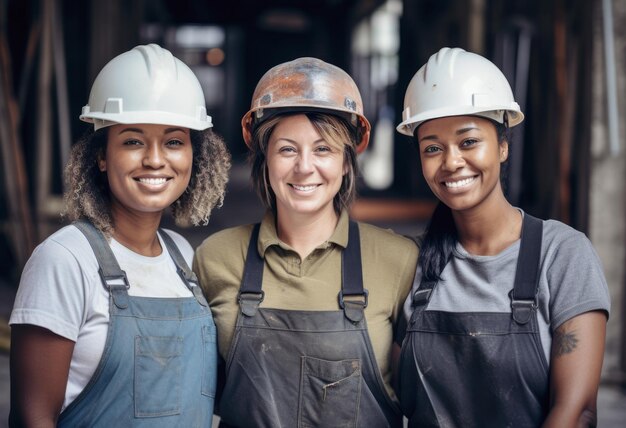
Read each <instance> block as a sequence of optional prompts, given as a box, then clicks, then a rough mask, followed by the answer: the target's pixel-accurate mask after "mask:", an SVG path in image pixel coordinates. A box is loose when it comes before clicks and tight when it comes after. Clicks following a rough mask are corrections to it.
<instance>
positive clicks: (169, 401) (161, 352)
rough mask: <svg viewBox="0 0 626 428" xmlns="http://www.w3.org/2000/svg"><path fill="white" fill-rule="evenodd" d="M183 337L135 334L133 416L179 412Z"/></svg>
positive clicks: (165, 414)
mask: <svg viewBox="0 0 626 428" xmlns="http://www.w3.org/2000/svg"><path fill="white" fill-rule="evenodd" d="M182 347H183V338H182V337H178V336H146V337H143V336H136V337H135V379H134V388H135V391H134V395H135V417H139V418H141V417H144V418H146V417H147V418H150V417H157V416H167V415H177V414H179V413H180V373H181V364H182V363H183V362H182V361H181V354H182Z"/></svg>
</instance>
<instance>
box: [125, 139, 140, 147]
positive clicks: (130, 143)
mask: <svg viewBox="0 0 626 428" xmlns="http://www.w3.org/2000/svg"><path fill="white" fill-rule="evenodd" d="M141 144H143V143H142V142H141V141H139V140H135V139H132V138H130V139H128V140H124V145H125V146H139V145H141Z"/></svg>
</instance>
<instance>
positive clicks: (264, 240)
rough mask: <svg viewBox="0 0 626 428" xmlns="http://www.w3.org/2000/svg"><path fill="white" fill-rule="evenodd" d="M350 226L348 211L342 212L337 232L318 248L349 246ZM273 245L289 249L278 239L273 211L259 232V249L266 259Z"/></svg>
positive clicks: (267, 213)
mask: <svg viewBox="0 0 626 428" xmlns="http://www.w3.org/2000/svg"><path fill="white" fill-rule="evenodd" d="M349 224H350V217H349V216H348V212H347V211H346V210H344V211H342V212H341V214H340V215H339V221H338V222H337V227H335V231H334V232H333V234H332V235H330V238H328V241H326V243H322V244H321V245H320V246H319V247H318V248H324V247H326V246H327V243H329V244H336V245H338V246H340V247H342V248H346V247H347V246H348V230H349ZM272 245H278V246H280V247H282V248H288V247H287V246H286V245H285V244H284V243H283V242H281V241H280V239H278V232H277V231H276V217H275V216H274V213H273V212H272V211H267V212H266V213H265V215H264V216H263V220H262V221H261V228H260V230H259V242H258V244H257V249H258V251H259V254H260V255H261V256H262V257H264V256H265V252H266V251H267V249H268V248H269V247H271V246H272Z"/></svg>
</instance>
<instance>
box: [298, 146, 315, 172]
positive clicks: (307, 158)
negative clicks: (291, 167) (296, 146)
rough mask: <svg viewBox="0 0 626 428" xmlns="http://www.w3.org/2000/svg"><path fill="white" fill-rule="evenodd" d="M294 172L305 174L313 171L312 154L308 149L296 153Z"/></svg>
mask: <svg viewBox="0 0 626 428" xmlns="http://www.w3.org/2000/svg"><path fill="white" fill-rule="evenodd" d="M295 169H296V172H299V173H300V174H306V173H309V172H311V171H313V154H312V153H311V152H309V151H306V150H304V151H302V152H300V154H298V159H297V161H296V168H295Z"/></svg>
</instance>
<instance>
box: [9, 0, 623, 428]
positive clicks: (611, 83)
mask: <svg viewBox="0 0 626 428" xmlns="http://www.w3.org/2000/svg"><path fill="white" fill-rule="evenodd" d="M624 24H626V0H569V1H566V0H549V1H546V0H524V1H515V2H512V1H504V0H263V1H261V0H228V1H218V0H134V1H131V0H125V1H122V0H108V1H96V0H83V1H69V0H58V1H53V0H0V426H2V425H3V424H5V423H6V415H7V414H8V406H9V402H8V400H9V397H8V395H9V394H8V391H9V387H8V380H9V378H8V349H9V346H10V343H9V328H8V326H7V319H8V317H9V315H10V311H11V307H12V303H13V297H14V295H15V291H16V289H17V286H18V283H19V278H20V273H21V270H22V268H23V266H24V264H25V262H26V260H27V259H28V257H29V255H30V253H31V252H32V250H33V248H34V247H35V246H36V245H37V244H38V243H39V242H41V241H42V240H43V239H45V238H46V237H47V236H48V235H49V234H50V233H52V232H54V231H55V230H56V229H58V228H60V227H62V226H63V225H64V223H63V220H62V219H61V216H60V213H61V211H62V194H63V181H62V171H63V165H64V163H65V161H66V160H67V158H68V153H69V150H70V148H71V145H72V143H73V142H74V141H76V140H77V139H78V138H79V137H80V136H81V135H82V134H83V133H84V132H85V130H86V129H87V125H86V124H84V123H82V122H80V121H79V120H78V115H79V113H80V110H81V107H82V106H83V105H85V104H86V103H87V98H88V95H89V90H90V87H91V83H92V82H93V79H94V78H95V75H96V74H97V72H98V71H99V70H100V69H101V67H102V66H103V65H104V64H106V63H107V62H108V61H109V60H110V59H112V58H113V57H114V56H116V55H118V54H120V53H122V52H124V51H126V50H128V49H130V48H132V47H134V46H136V45H138V44H145V43H158V44H160V45H161V46H163V47H165V48H167V49H169V50H170V51H172V53H173V54H174V55H175V56H176V57H178V58H180V59H181V60H183V61H184V62H186V63H187V64H188V65H189V66H190V67H191V68H192V70H193V71H194V72H195V73H196V75H197V76H198V78H199V80H200V82H201V84H202V85H203V87H204V92H205V96H206V104H207V110H208V112H209V114H210V115H211V116H212V117H213V123H214V124H215V127H214V130H215V131H217V132H218V133H220V134H221V135H222V136H223V137H224V138H225V140H226V143H227V145H228V148H229V149H230V151H231V153H232V155H233V161H234V162H233V169H232V171H231V177H230V183H229V187H228V193H227V195H226V200H225V203H224V206H223V207H222V208H221V209H218V210H216V211H214V213H213V215H212V217H211V221H210V224H209V225H208V226H205V227H199V228H189V229H186V228H183V229H181V228H176V227H175V226H173V224H172V222H171V218H169V217H168V218H165V224H166V226H168V227H171V228H175V229H177V230H178V231H179V232H180V233H182V234H183V235H185V236H186V237H187V238H188V239H189V240H190V242H191V243H192V245H194V246H197V245H198V244H199V243H200V242H202V240H203V239H204V238H205V237H206V236H208V235H209V234H211V233H213V232H215V231H217V230H220V229H222V228H225V227H229V226H234V225H237V224H241V223H250V222H255V221H258V220H260V218H261V216H262V213H263V208H262V207H261V205H260V204H259V202H258V201H257V198H256V197H255V195H254V194H253V193H252V192H251V189H250V185H249V168H248V165H247V163H246V146H245V144H244V142H243V139H242V138H241V128H240V120H241V117H242V116H243V115H244V113H245V112H246V111H247V109H248V107H249V103H250V98H251V96H252V92H253V90H254V87H255V85H256V82H257V81H258V79H259V78H260V77H261V76H262V75H263V74H264V73H265V71H267V70H268V69H269V68H270V67H272V66H274V65H276V64H279V63H281V62H284V61H288V60H292V59H294V58H297V57H301V56H314V57H318V58H321V59H323V60H325V61H327V62H330V63H332V64H335V65H337V66H339V67H341V68H343V69H345V70H346V71H347V72H349V73H350V74H351V75H352V76H353V77H354V79H355V81H356V82H357V84H358V86H359V88H360V90H361V93H362V95H363V100H364V105H365V114H366V116H367V117H368V118H369V120H370V122H371V123H372V141H371V143H370V146H369V148H368V150H367V151H366V153H364V154H363V155H362V156H361V157H360V167H361V177H360V180H359V195H360V197H359V199H358V200H357V202H356V203H355V205H354V206H353V209H352V216H353V217H354V218H356V219H358V220H362V221H368V222H372V223H375V224H378V225H381V226H384V227H390V228H392V229H394V230H396V231H397V232H399V233H404V234H409V235H416V234H418V233H420V232H421V231H422V230H423V228H424V226H425V224H426V221H427V220H428V218H429V215H430V213H431V211H432V209H433V207H434V198H433V196H432V195H431V194H430V191H429V190H428V187H427V186H426V184H425V183H424V181H423V179H422V177H421V171H420V164H419V159H418V153H417V151H416V149H415V148H414V147H413V146H412V144H411V143H410V140H409V139H408V138H407V137H403V136H401V135H400V134H398V133H397V132H395V125H396V124H398V123H399V122H400V121H401V111H402V102H403V98H404V91H405V89H406V86H407V85H408V82H409V80H410V79H411V77H412V76H413V74H414V73H415V72H416V71H417V69H418V68H419V67H420V66H421V65H422V64H423V63H425V62H426V60H427V59H428V57H429V56H430V55H431V54H432V53H435V52H436V51H438V50H439V49H440V48H441V47H443V46H451V47H455V46H458V47H462V48H464V49H466V50H469V51H473V52H476V53H479V54H482V55H484V56H486V57H487V58H489V59H491V60H492V61H493V62H494V63H495V64H496V65H498V66H499V67H500V68H501V69H502V70H503V71H504V73H505V74H506V76H507V77H508V79H509V82H510V83H511V86H512V88H513V91H514V94H515V98H516V100H517V102H518V103H519V104H520V106H521V108H522V110H523V111H524V113H525V114H526V120H525V121H524V122H523V123H522V125H520V126H518V127H516V128H514V134H513V141H512V145H511V150H510V151H511V156H510V160H509V162H508V166H507V175H506V178H505V186H506V193H507V196H508V198H509V200H510V201H511V202H512V203H513V204H514V205H517V206H519V207H521V208H523V209H524V210H526V211H527V212H529V213H531V214H533V215H535V216H538V217H540V218H556V219H558V220H561V221H563V222H565V223H567V224H569V225H571V226H572V227H574V228H576V229H578V230H580V231H582V232H584V233H585V234H587V236H588V237H589V238H590V239H591V241H592V242H593V244H594V246H595V248H596V250H597V251H598V253H599V255H600V258H601V260H602V263H603V266H604V270H605V273H606V277H607V281H608V283H609V288H610V292H611V298H612V311H611V319H610V320H609V324H608V333H607V343H606V353H605V361H604V367H603V375H602V388H601V391H600V399H601V400H600V422H601V424H600V426H623V425H622V424H623V421H624V419H625V418H626V399H625V398H624V397H625V395H624V391H625V388H626V318H625V317H624V304H625V302H626V295H625V294H626V293H625V288H626V286H625V284H626V187H625V186H624V183H625V182H626V141H625V138H624V135H626V129H624V128H625V123H626V120H625V119H626V97H625V95H626V25H624Z"/></svg>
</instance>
